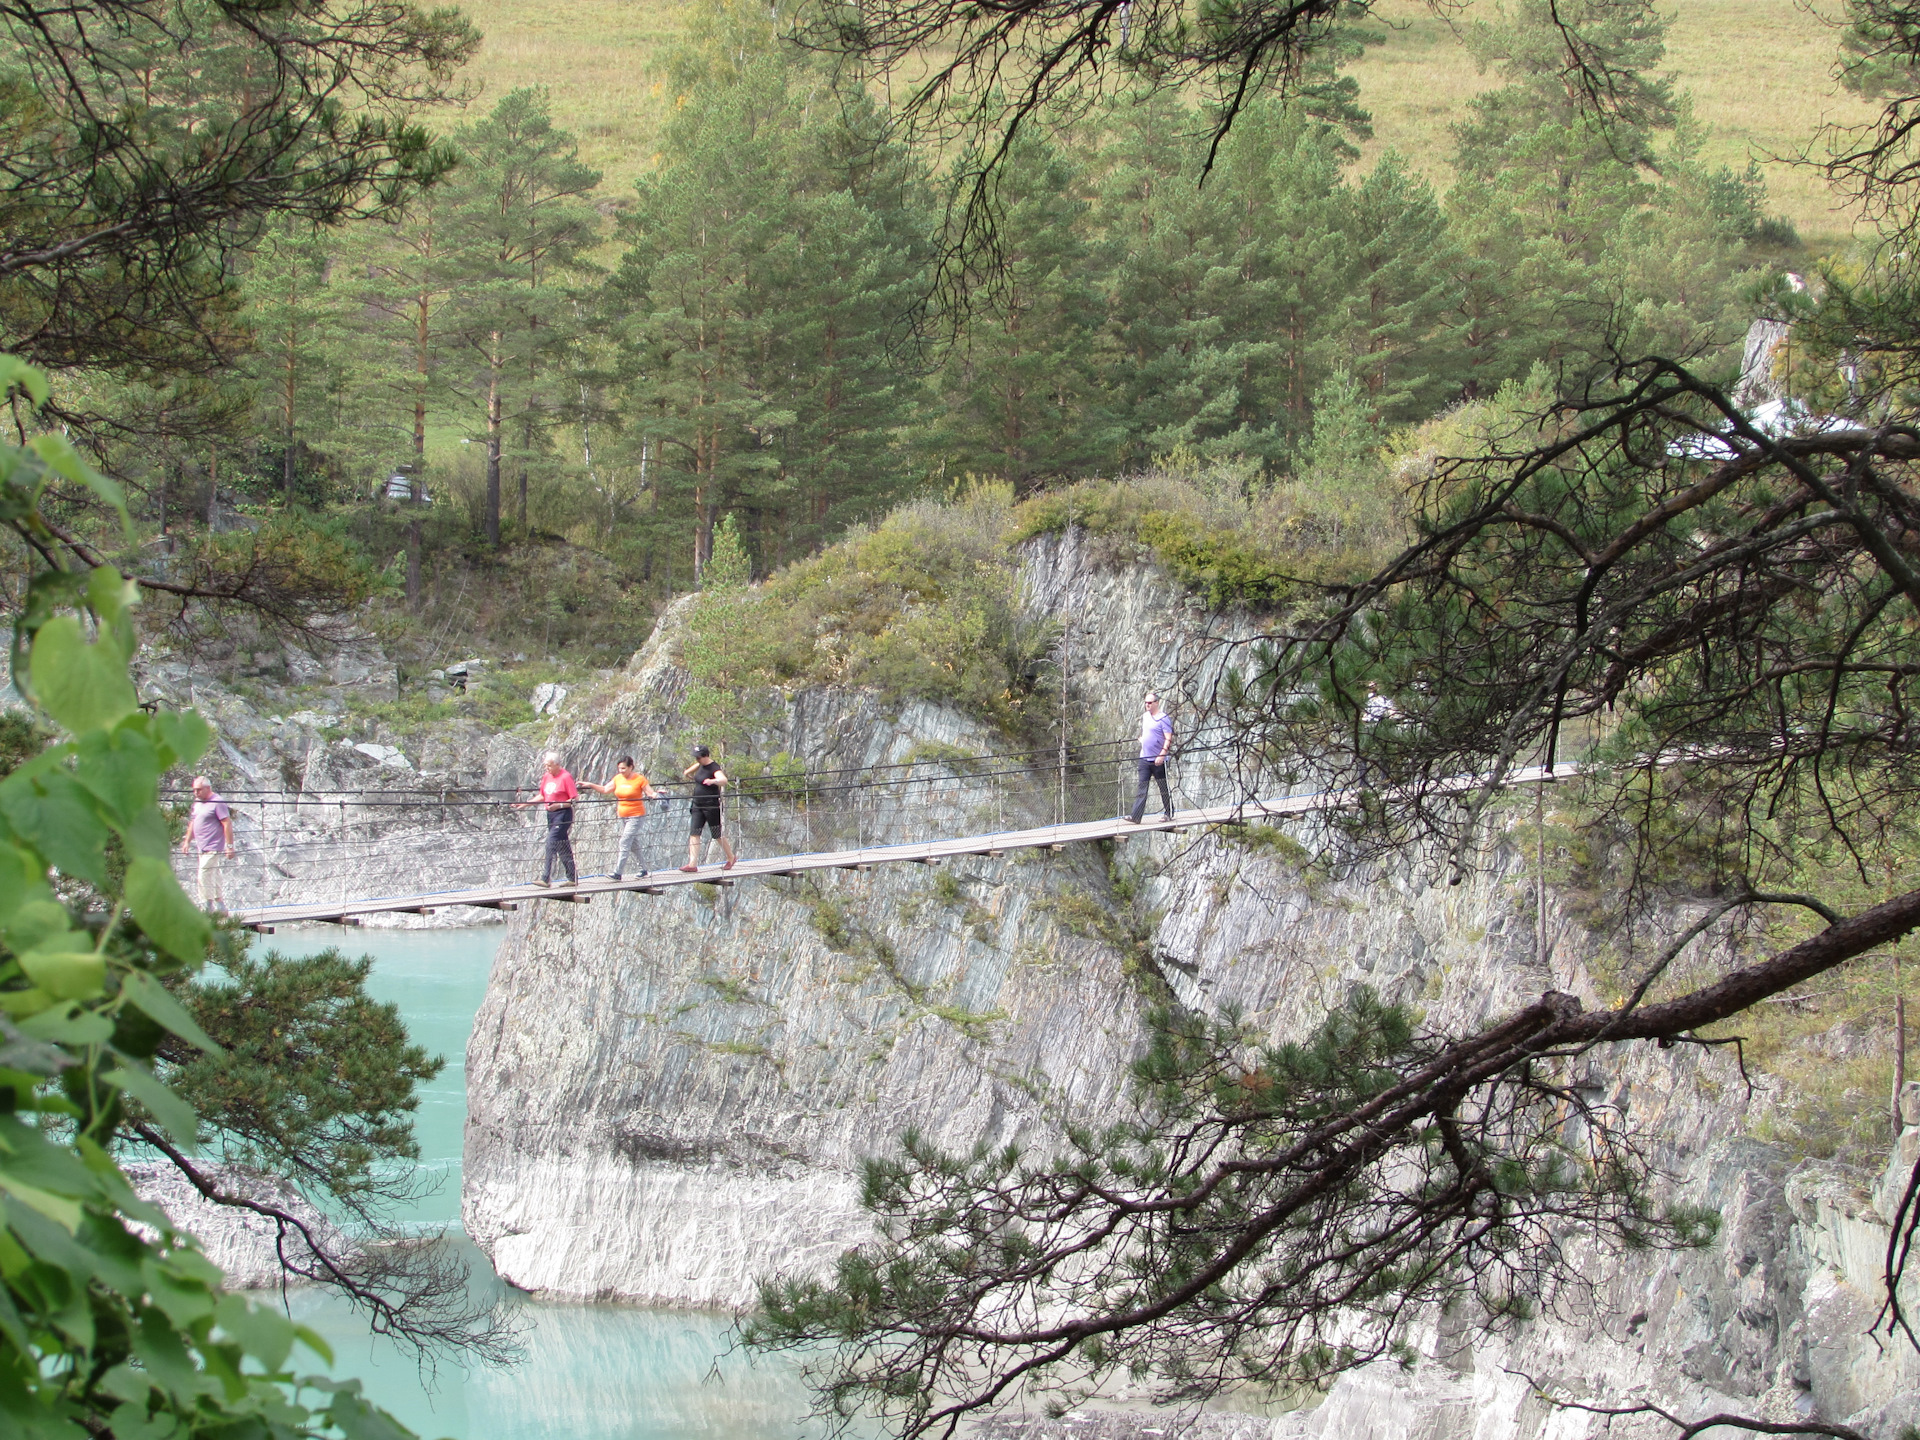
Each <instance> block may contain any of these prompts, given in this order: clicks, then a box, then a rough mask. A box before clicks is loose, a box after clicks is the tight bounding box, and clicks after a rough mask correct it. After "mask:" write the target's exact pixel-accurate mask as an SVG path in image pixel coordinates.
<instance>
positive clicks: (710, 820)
mask: <svg viewBox="0 0 1920 1440" xmlns="http://www.w3.org/2000/svg"><path fill="white" fill-rule="evenodd" d="M703 829H704V830H705V831H706V832H707V833H708V834H710V835H712V836H713V838H714V839H716V840H718V839H719V838H720V807H719V806H717V805H716V806H715V807H714V808H713V809H711V810H702V809H701V808H700V807H699V806H698V805H696V806H694V807H693V828H692V829H690V830H688V831H687V835H688V838H690V839H691V838H692V837H693V836H696V835H698V834H699V833H700V832H701V830H703Z"/></svg>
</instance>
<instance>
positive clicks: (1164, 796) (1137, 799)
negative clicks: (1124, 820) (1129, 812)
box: [1133, 760, 1173, 820]
mask: <svg viewBox="0 0 1920 1440" xmlns="http://www.w3.org/2000/svg"><path fill="white" fill-rule="evenodd" d="M1156 780H1158V781H1159V782H1160V808H1161V809H1162V810H1164V811H1165V812H1166V813H1167V815H1168V816H1172V814H1173V796H1171V795H1169V794H1168V793H1167V762H1166V761H1165V760H1142V761H1141V762H1140V789H1139V792H1138V793H1137V794H1136V795H1135V796H1134V797H1133V818H1134V819H1135V820H1138V819H1139V818H1140V817H1141V816H1142V815H1144V814H1145V813H1146V811H1147V788H1148V787H1149V786H1150V785H1152V784H1153V782H1154V781H1156Z"/></svg>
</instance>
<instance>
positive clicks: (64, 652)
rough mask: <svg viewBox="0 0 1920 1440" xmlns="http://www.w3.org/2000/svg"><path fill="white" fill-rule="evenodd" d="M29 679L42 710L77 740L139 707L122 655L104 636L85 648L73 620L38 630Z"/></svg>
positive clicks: (67, 618)
mask: <svg viewBox="0 0 1920 1440" xmlns="http://www.w3.org/2000/svg"><path fill="white" fill-rule="evenodd" d="M30 673H31V674H32V676H33V690H34V696H35V698H36V699H37V700H39V702H40V707H41V708H42V709H43V710H45V711H46V712H47V714H48V715H50V716H51V717H52V718H53V719H54V720H55V721H56V722H57V723H58V724H60V725H63V726H65V727H66V728H67V729H68V730H69V731H71V732H72V733H74V734H75V735H80V734H84V733H85V732H86V731H88V730H101V729H105V728H106V727H107V726H109V725H111V724H113V723H114V721H116V720H118V719H120V718H121V717H122V716H123V715H129V714H131V713H132V712H133V711H134V710H135V709H136V708H137V707H138V698H137V697H136V696H135V694H134V690H133V681H132V680H130V679H128V678H127V657H126V655H125V654H123V653H121V650H120V647H119V646H118V645H117V644H115V643H113V642H112V641H111V640H110V639H109V638H108V636H107V635H106V634H105V633H103V634H102V636H101V638H100V639H99V640H98V641H97V642H94V643H91V644H90V643H88V641H87V637H86V635H85V634H84V633H83V632H82V631H81V629H80V622H79V621H78V620H76V619H74V618H73V616H71V615H56V616H54V617H53V618H52V619H51V620H49V621H47V623H46V624H44V625H42V626H41V627H40V633H39V634H38V635H36V636H34V639H33V660H32V669H31V672H30Z"/></svg>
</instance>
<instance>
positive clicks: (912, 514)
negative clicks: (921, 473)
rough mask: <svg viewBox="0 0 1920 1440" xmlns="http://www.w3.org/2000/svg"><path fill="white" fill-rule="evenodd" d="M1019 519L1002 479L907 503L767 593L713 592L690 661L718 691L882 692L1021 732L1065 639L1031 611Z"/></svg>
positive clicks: (772, 583) (778, 580)
mask: <svg viewBox="0 0 1920 1440" xmlns="http://www.w3.org/2000/svg"><path fill="white" fill-rule="evenodd" d="M1011 516H1012V495H1011V491H1010V490H1008V489H1007V488H1006V487H1004V486H999V485H985V486H977V487H975V488H973V489H970V490H968V491H966V492H964V493H963V494H961V495H960V496H958V497H957V498H956V499H955V500H954V501H953V502H952V503H949V504H940V503H937V502H933V501H922V502H919V503H916V504H912V505H908V506H904V507H902V508H901V509H898V510H895V511H894V512H893V513H892V514H891V515H889V516H887V518H886V519H884V520H882V521H881V522H880V523H879V524H878V525H875V526H873V527H872V528H870V529H860V530H856V531H855V532H854V533H853V534H851V535H849V536H848V537H847V538H846V539H844V540H842V541H840V542H839V543H838V544H836V545H833V546H830V547H829V548H828V549H826V550H823V551H822V552H821V553H820V554H818V555H815V556H813V557H811V558H810V559H807V560H802V561H800V562H798V563H797V564H794V565H790V566H788V567H786V568H785V569H783V570H780V571H777V572H776V573H775V574H773V575H772V576H771V577H769V578H768V579H767V580H766V581H765V582H764V583H762V584H760V585H758V586H753V587H747V586H745V585H739V586H731V587H724V588H721V589H719V590H717V591H709V592H708V593H707V594H705V595H703V596H702V597H701V600H700V602H699V604H698V605H697V606H696V607H695V609H694V612H693V614H692V616H691V617H690V619H689V621H688V636H687V641H686V643H685V645H684V646H683V649H682V653H683V655H685V656H686V657H687V663H688V665H689V668H690V669H692V671H693V673H694V676H695V678H696V680H701V681H702V682H703V683H707V684H712V683H719V681H720V679H721V677H729V680H728V683H733V684H739V683H748V682H750V683H757V684H760V685H767V686H781V687H794V686H803V685H870V686H873V687H874V688H876V689H878V690H880V691H881V692H883V693H884V694H885V695H887V696H888V698H890V699H892V700H894V701H896V702H898V701H906V700H931V701H937V702H939V703H942V704H947V705H952V706H954V707H955V708H957V709H960V710H963V711H965V712H967V713H968V714H971V715H975V716H978V717H979V718H981V719H983V720H986V721H989V722H990V723H992V724H995V725H997V726H999V727H1001V728H1002V729H1003V730H1005V731H1007V732H1008V733H1011V734H1019V733H1020V732H1021V731H1022V728H1023V726H1024V725H1025V724H1026V723H1027V714H1026V711H1027V704H1028V701H1029V699H1030V698H1031V697H1032V696H1033V694H1034V693H1035V691H1036V690H1037V689H1038V688H1040V687H1041V686H1042V684H1043V681H1044V677H1045V672H1046V664H1047V661H1046V656H1047V653H1048V651H1049V649H1050V648H1051V646H1052V643H1053V639H1054V636H1053V631H1052V627H1051V626H1047V625H1042V624H1037V623H1035V622H1033V621H1031V620H1029V619H1027V618H1025V617H1024V616H1023V615H1022V613H1021V611H1020V608H1019V605H1018V594H1017V590H1016V586H1017V576H1016V570H1015V561H1014V557H1013V555H1012V553H1011V551H1010V549H1009V547H1008V543H1007V541H1008V533H1009V525H1010V520H1011ZM713 718H715V719H716V720H717V719H719V718H721V717H720V716H719V715H717V714H716V715H715V716H714V717H713Z"/></svg>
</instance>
